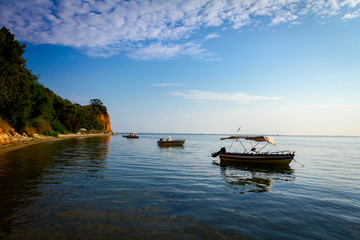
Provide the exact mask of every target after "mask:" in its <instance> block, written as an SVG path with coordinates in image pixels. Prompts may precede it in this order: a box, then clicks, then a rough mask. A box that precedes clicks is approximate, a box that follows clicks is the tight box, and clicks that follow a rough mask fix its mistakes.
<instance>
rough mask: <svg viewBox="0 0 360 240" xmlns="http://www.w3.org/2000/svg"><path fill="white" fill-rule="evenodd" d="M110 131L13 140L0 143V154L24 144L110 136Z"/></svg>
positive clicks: (24, 145)
mask: <svg viewBox="0 0 360 240" xmlns="http://www.w3.org/2000/svg"><path fill="white" fill-rule="evenodd" d="M112 135H114V134H112V133H93V134H91V133H90V134H59V136H58V137H49V136H36V137H34V138H30V139H23V140H17V141H13V142H11V143H6V144H2V145H0V154H3V153H6V152H10V151H14V150H17V149H21V148H23V147H26V146H30V145H34V144H37V143H41V142H50V141H59V140H65V139H70V138H84V137H98V136H112Z"/></svg>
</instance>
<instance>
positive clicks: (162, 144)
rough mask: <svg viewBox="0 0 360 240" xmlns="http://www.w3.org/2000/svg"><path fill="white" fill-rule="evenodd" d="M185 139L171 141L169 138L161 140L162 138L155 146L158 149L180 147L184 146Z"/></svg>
mask: <svg viewBox="0 0 360 240" xmlns="http://www.w3.org/2000/svg"><path fill="white" fill-rule="evenodd" d="M184 143H185V139H176V140H175V139H174V140H173V139H171V137H168V139H166V140H163V139H162V138H161V139H160V140H159V141H157V144H158V145H159V146H160V147H182V146H184Z"/></svg>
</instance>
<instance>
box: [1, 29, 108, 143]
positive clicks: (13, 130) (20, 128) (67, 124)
mask: <svg viewBox="0 0 360 240" xmlns="http://www.w3.org/2000/svg"><path fill="white" fill-rule="evenodd" d="M25 47H26V46H25V44H20V43H19V42H18V41H17V40H15V36H14V35H13V34H12V33H11V32H10V31H9V30H8V29H7V28H5V27H2V28H1V30H0V135H1V136H0V142H1V139H3V142H6V141H7V138H8V139H9V138H11V136H23V137H25V136H30V137H31V136H33V135H34V134H41V135H47V136H57V135H58V134H66V133H76V132H78V131H80V130H82V132H108V133H112V130H111V124H110V116H109V114H108V112H107V108H106V107H105V106H104V105H103V103H102V102H101V100H99V99H91V100H90V102H89V105H85V106H82V105H80V104H77V103H72V102H71V101H69V100H67V99H63V98H61V97H60V96H58V95H57V94H55V93H54V92H53V91H51V90H50V89H48V88H46V87H45V86H44V85H43V84H41V83H39V82H38V79H39V76H38V75H35V74H33V73H32V71H31V70H30V69H28V68H26V61H27V60H26V59H24V58H23V54H24V52H25ZM85 129H86V130H85Z"/></svg>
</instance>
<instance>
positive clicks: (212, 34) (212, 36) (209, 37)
mask: <svg viewBox="0 0 360 240" xmlns="http://www.w3.org/2000/svg"><path fill="white" fill-rule="evenodd" d="M219 37H220V35H219V34H216V33H211V34H209V35H207V36H206V37H205V40H208V39H213V38H219Z"/></svg>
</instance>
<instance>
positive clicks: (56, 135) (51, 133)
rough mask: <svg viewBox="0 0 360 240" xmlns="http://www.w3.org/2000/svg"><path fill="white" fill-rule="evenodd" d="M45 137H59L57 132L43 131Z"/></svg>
mask: <svg viewBox="0 0 360 240" xmlns="http://www.w3.org/2000/svg"><path fill="white" fill-rule="evenodd" d="M44 135H45V136H50V137H59V133H58V132H54V131H45V132H44Z"/></svg>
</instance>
